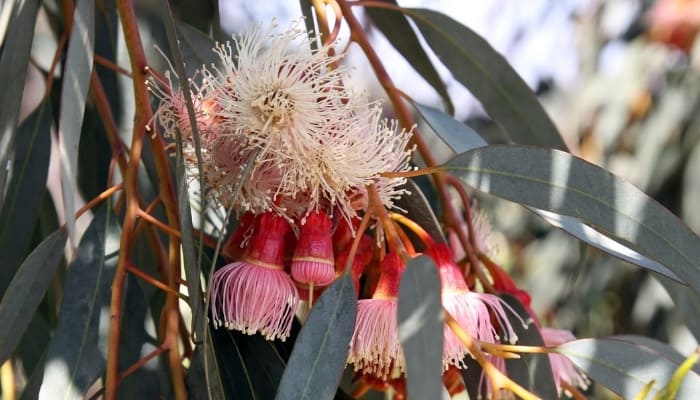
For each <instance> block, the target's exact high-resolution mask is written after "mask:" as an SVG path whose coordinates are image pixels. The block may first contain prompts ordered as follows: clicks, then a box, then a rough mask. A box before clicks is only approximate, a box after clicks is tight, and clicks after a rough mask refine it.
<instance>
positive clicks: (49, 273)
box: [0, 229, 67, 364]
mask: <svg viewBox="0 0 700 400" xmlns="http://www.w3.org/2000/svg"><path fill="white" fill-rule="evenodd" d="M66 237H67V234H66V231H65V229H59V230H57V231H56V232H54V233H52V234H51V235H49V236H48V237H47V238H46V239H44V241H43V242H41V244H39V246H37V248H36V249H34V251H33V252H32V253H31V254H30V255H29V257H27V259H26V260H24V262H23V263H22V266H21V267H19V270H18V271H17V274H15V277H14V278H12V282H10V285H9V286H8V287H7V291H5V295H4V296H3V297H2V301H0V364H2V363H4V362H5V360H7V358H8V357H9V356H10V354H11V353H12V352H13V351H14V350H15V347H17V344H18V343H19V341H20V339H21V338H22V335H23V334H24V331H25V329H27V326H29V323H30V322H31V321H32V317H33V316H34V313H35V312H36V309H37V307H39V303H41V299H42V298H44V294H45V293H46V290H47V289H48V288H49V285H50V284H51V281H52V280H53V276H54V273H55V272H56V269H57V268H58V266H59V265H60V264H61V261H62V259H63V257H62V256H63V247H64V246H65V244H66Z"/></svg>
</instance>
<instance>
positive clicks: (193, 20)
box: [172, 0, 219, 31]
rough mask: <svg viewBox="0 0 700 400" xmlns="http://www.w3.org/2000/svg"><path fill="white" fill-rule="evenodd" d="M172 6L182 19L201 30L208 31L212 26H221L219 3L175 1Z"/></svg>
mask: <svg viewBox="0 0 700 400" xmlns="http://www.w3.org/2000/svg"><path fill="white" fill-rule="evenodd" d="M172 5H173V9H174V10H175V12H176V15H177V16H178V17H179V18H180V19H182V20H183V21H184V22H186V23H187V24H188V25H191V26H195V27H197V29H199V30H202V31H207V30H209V28H210V26H211V25H212V24H216V25H218V24H219V18H218V1H214V0H205V1H201V0H175V1H173V2H172Z"/></svg>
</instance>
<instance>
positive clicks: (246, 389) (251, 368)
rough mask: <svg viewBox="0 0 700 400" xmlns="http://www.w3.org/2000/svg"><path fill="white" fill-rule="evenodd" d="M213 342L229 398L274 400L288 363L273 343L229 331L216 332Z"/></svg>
mask: <svg viewBox="0 0 700 400" xmlns="http://www.w3.org/2000/svg"><path fill="white" fill-rule="evenodd" d="M212 341H213V343H214V347H215V354H216V357H217V359H218V367H219V371H220V374H221V375H220V377H221V380H222V384H223V387H224V389H225V393H226V398H232V397H235V398H242V399H247V398H251V399H271V398H274V396H275V392H276V391H277V387H278V385H279V382H280V379H282V374H283V373H284V368H285V362H284V359H283V358H282V356H281V355H280V354H279V353H278V352H277V349H276V348H275V344H274V343H273V342H270V341H268V340H265V338H263V337H262V336H261V335H246V334H243V333H240V332H236V331H229V330H226V329H216V330H213V331H212Z"/></svg>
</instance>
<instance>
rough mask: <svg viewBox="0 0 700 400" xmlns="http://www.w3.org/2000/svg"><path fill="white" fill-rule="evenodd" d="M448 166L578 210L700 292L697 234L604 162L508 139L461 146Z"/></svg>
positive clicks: (491, 185) (479, 181)
mask: <svg viewBox="0 0 700 400" xmlns="http://www.w3.org/2000/svg"><path fill="white" fill-rule="evenodd" d="M444 167H445V169H446V170H448V171H450V172H451V173H453V174H454V175H456V176H458V177H459V178H461V179H462V180H463V181H464V182H465V183H466V184H468V185H469V186H471V187H473V188H475V189H478V190H480V191H482V192H486V193H491V194H494V195H496V196H499V197H502V198H505V199H507V200H511V201H515V202H517V203H520V204H523V205H527V206H531V207H536V208H539V209H542V210H547V211H552V212H555V213H558V214H562V215H566V216H569V217H574V218H577V219H579V220H580V221H581V222H584V223H586V224H587V225H590V226H592V227H594V228H595V229H596V230H598V231H600V232H602V233H603V234H605V235H607V236H610V237H613V238H615V239H616V240H621V241H623V242H624V243H625V244H626V245H627V247H630V248H632V249H633V250H635V251H637V252H639V253H640V254H642V255H644V256H646V257H648V258H650V259H652V260H654V261H656V262H658V263H660V264H662V265H663V266H665V267H666V268H668V269H669V270H671V272H672V273H673V274H674V275H675V276H677V277H678V278H680V279H681V280H682V281H683V283H685V284H687V285H689V286H690V287H691V288H692V289H693V290H694V291H695V292H696V293H700V265H699V263H700V239H698V237H697V236H696V235H695V234H694V233H693V232H692V231H691V230H690V229H689V228H688V227H687V226H686V225H684V224H683V223H682V222H681V221H680V220H679V219H678V218H676V217H675V216H674V215H673V214H672V213H671V212H670V211H668V210H667V209H665V208H663V207H662V206H661V205H659V204H658V203H657V202H655V201H654V200H653V199H651V198H650V197H649V196H647V195H646V194H644V193H643V192H642V191H640V190H639V189H637V188H636V187H634V186H633V185H632V184H630V183H628V182H626V181H624V180H622V179H620V178H618V177H616V176H614V175H613V174H612V173H610V172H608V171H606V170H604V169H603V168H600V167H598V166H595V165H593V164H590V163H588V162H586V161H584V160H581V159H579V158H577V157H574V156H572V155H570V154H568V153H565V152H561V151H558V150H547V149H541V148H530V147H524V146H508V145H498V146H489V147H483V148H479V149H475V150H471V151H468V152H466V153H462V154H460V155H458V156H456V157H455V158H453V159H452V160H450V161H449V162H447V163H446V164H445V166H444ZM644 267H648V266H644ZM652 270H653V271H655V272H657V273H660V274H663V275H666V276H668V275H669V274H667V273H665V272H666V271H664V270H662V269H652ZM670 277H671V278H674V276H670Z"/></svg>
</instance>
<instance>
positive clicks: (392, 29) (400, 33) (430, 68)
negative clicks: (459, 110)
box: [365, 0, 454, 114]
mask: <svg viewBox="0 0 700 400" xmlns="http://www.w3.org/2000/svg"><path fill="white" fill-rule="evenodd" d="M386 2H387V3H392V4H394V5H396V1H394V0H388V1H386ZM365 10H366V12H367V15H369V17H370V18H371V19H372V21H374V25H375V26H376V27H377V28H379V30H380V31H382V33H383V34H384V36H385V37H386V38H387V40H389V43H391V45H392V46H394V48H395V49H396V50H397V51H398V52H399V53H401V55H402V56H403V57H404V58H405V59H406V61H408V63H409V64H411V67H413V69H415V70H416V72H418V73H419V74H420V76H422V77H423V79H425V80H426V82H428V83H429V84H430V85H431V86H432V87H433V88H434V89H435V91H436V92H437V93H438V94H439V95H440V97H442V101H443V103H444V104H445V109H446V110H447V112H448V113H450V114H454V106H453V105H452V100H450V95H449V94H448V93H447V88H446V87H445V83H444V82H443V81H442V78H440V74H438V72H437V70H436V69H435V66H434V65H433V63H432V62H431V61H430V58H429V57H428V54H427V53H426V52H425V50H423V47H422V46H421V44H420V41H419V40H418V36H417V35H416V33H415V32H414V31H413V28H412V27H411V24H409V23H408V20H407V19H406V17H405V16H404V15H401V14H398V13H396V12H392V11H389V10H387V9H383V8H373V7H366V8H365Z"/></svg>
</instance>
